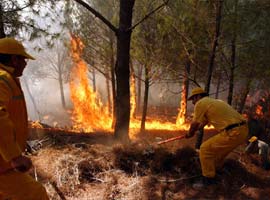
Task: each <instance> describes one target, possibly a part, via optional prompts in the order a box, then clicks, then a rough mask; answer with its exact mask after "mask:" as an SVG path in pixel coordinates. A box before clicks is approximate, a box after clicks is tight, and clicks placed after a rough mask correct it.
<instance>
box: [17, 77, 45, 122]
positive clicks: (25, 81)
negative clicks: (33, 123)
mask: <svg viewBox="0 0 270 200" xmlns="http://www.w3.org/2000/svg"><path fill="white" fill-rule="evenodd" d="M20 80H21V82H23V83H24V85H25V88H26V90H27V93H28V94H29V97H30V99H31V101H32V104H33V106H34V110H35V111H36V113H37V116H38V120H39V121H41V118H40V112H39V110H38V107H37V104H36V101H35V98H34V97H33V95H32V93H31V90H30V88H29V85H28V82H27V80H26V78H23V77H21V78H20Z"/></svg>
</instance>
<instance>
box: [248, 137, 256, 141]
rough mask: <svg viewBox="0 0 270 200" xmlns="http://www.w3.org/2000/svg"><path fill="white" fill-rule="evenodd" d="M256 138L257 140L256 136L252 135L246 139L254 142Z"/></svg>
mask: <svg viewBox="0 0 270 200" xmlns="http://www.w3.org/2000/svg"><path fill="white" fill-rule="evenodd" d="M256 140H258V138H257V137H256V136H252V137H251V138H250V139H249V140H248V141H249V142H255V141H256Z"/></svg>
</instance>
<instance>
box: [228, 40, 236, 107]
mask: <svg viewBox="0 0 270 200" xmlns="http://www.w3.org/2000/svg"><path fill="white" fill-rule="evenodd" d="M231 49H232V52H231V67H230V78H229V92H228V99H227V102H228V104H230V105H232V98H233V84H234V70H235V38H234V39H233V40H232V41H231Z"/></svg>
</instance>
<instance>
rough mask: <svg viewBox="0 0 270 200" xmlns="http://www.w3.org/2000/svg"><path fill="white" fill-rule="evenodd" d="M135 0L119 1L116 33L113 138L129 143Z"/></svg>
mask: <svg viewBox="0 0 270 200" xmlns="http://www.w3.org/2000/svg"><path fill="white" fill-rule="evenodd" d="M134 2H135V0H120V21H119V29H118V33H117V56H116V58H117V59H116V68H115V75H116V87H117V90H116V121H115V129H114V131H115V138H117V139H118V140H120V141H122V142H127V141H129V134H128V131H129V119H130V90H129V60H130V38H131V32H132V31H131V29H130V28H131V25H132V24H131V23H132V9H133V6H134Z"/></svg>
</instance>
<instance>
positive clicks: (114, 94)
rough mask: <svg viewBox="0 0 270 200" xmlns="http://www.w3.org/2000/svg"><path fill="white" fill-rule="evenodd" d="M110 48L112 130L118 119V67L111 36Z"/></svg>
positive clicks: (111, 36)
mask: <svg viewBox="0 0 270 200" xmlns="http://www.w3.org/2000/svg"><path fill="white" fill-rule="evenodd" d="M109 38H110V48H111V59H110V69H111V72H110V73H111V85H112V105H111V109H112V118H113V119H112V128H113V127H115V117H116V108H115V105H116V87H115V75H114V68H115V67H114V66H116V63H115V59H114V40H113V35H112V34H110V37H109Z"/></svg>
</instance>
